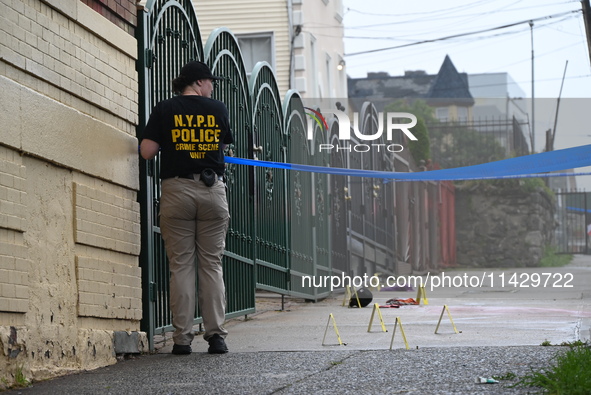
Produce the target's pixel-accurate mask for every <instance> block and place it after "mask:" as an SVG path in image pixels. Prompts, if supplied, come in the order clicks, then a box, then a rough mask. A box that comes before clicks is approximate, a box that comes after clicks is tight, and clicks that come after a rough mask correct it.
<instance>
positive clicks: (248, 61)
mask: <svg viewBox="0 0 591 395" xmlns="http://www.w3.org/2000/svg"><path fill="white" fill-rule="evenodd" d="M236 38H237V39H238V44H239V45H240V50H241V51H242V57H243V58H244V66H245V67H246V73H247V74H248V75H250V73H251V72H252V69H253V68H254V66H255V65H256V64H257V63H258V62H261V61H265V62H267V63H269V64H270V65H271V68H272V69H273V70H275V53H274V50H273V49H274V45H273V33H272V32H269V33H258V34H242V35H236Z"/></svg>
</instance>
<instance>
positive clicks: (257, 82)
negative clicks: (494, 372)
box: [138, 0, 330, 349]
mask: <svg viewBox="0 0 591 395" xmlns="http://www.w3.org/2000/svg"><path fill="white" fill-rule="evenodd" d="M138 20H139V22H138V24H139V28H138V43H139V52H138V53H139V60H138V73H139V78H140V97H139V100H140V120H139V126H138V137H140V138H141V134H142V130H143V126H144V125H145V124H146V122H147V119H148V117H149V114H150V112H151V109H152V108H153V106H154V105H155V104H156V103H157V102H159V101H161V100H164V99H167V98H169V97H171V96H172V93H171V92H172V90H171V81H172V79H173V78H174V77H176V76H177V75H178V73H179V71H180V68H181V67H182V65H183V64H185V63H186V62H187V61H190V60H201V61H204V62H206V63H207V64H208V65H209V66H210V67H211V69H212V71H213V72H214V74H217V75H221V76H224V77H225V79H224V80H222V81H219V82H217V83H216V88H215V89H214V98H216V99H219V100H222V101H223V102H224V103H225V104H226V106H227V107H228V111H229V113H230V120H231V124H232V127H233V134H234V137H235V141H236V144H235V145H233V146H230V147H228V153H227V154H230V151H231V152H232V153H233V154H234V155H235V156H237V157H241V158H250V159H259V160H270V161H277V162H286V161H287V162H289V161H291V160H296V161H298V160H299V161H301V163H315V162H314V159H313V158H310V157H309V156H308V154H304V156H302V157H299V158H296V157H295V156H293V155H292V154H290V152H296V153H297V154H296V155H299V154H302V153H306V152H308V153H309V152H310V148H309V145H310V142H309V141H307V140H306V134H305V131H306V125H307V124H306V113H305V109H304V107H303V104H302V102H301V98H300V97H299V95H298V94H297V93H295V92H290V94H288V98H287V99H286V100H285V103H286V104H285V107H283V106H282V105H281V99H280V97H279V89H278V87H277V83H276V79H275V76H274V73H273V71H272V70H271V68H270V66H269V65H268V64H266V63H259V64H258V65H257V66H256V67H255V69H254V70H253V71H252V74H251V76H250V78H248V77H247V74H246V71H245V68H244V62H243V60H242V57H241V53H240V48H239V46H238V43H237V40H236V38H235V37H234V36H233V34H232V33H231V32H230V31H228V30H227V29H217V30H215V31H214V32H213V33H212V34H211V35H210V37H209V38H208V40H207V43H206V44H205V49H203V47H202V44H201V42H202V41H201V37H200V33H199V29H198V25H197V18H196V17H195V15H194V9H193V6H192V4H191V1H190V0H151V1H150V0H149V1H148V2H147V4H146V6H145V7H144V10H143V12H140V13H139V18H138ZM284 114H285V115H284ZM318 158H320V157H318ZM309 161H311V162H309ZM321 163H323V164H326V158H323V159H321V161H320V162H318V163H317V164H321ZM159 171H160V163H159V158H158V157H157V158H156V159H154V160H151V161H142V162H141V165H140V177H141V180H140V181H141V182H140V203H141V210H142V211H141V212H142V251H141V256H140V265H141V267H142V276H143V279H142V282H143V301H144V318H143V320H142V330H144V331H146V332H147V333H148V337H149V339H150V348H151V349H153V347H154V344H153V335H155V334H162V333H164V332H166V331H170V330H172V329H173V328H172V325H171V322H172V317H171V312H170V309H169V302H168V301H169V270H168V262H167V258H166V252H165V249H164V244H163V242H162V238H161V235H160V227H159V220H158V212H159V199H160V180H159ZM226 175H227V186H228V202H229V206H230V215H231V219H230V226H229V229H228V236H227V241H226V251H225V254H224V260H223V266H224V280H225V282H226V293H227V295H226V297H227V307H226V317H227V318H231V317H234V316H239V315H245V314H250V313H252V312H254V311H255V290H256V289H257V288H258V289H264V290H269V291H273V292H278V293H281V294H289V295H295V296H300V297H305V298H307V299H312V300H316V299H318V298H320V297H324V296H326V295H327V294H328V292H327V290H326V289H316V288H310V287H308V288H302V287H299V288H298V287H297V286H296V287H292V285H294V284H300V283H301V277H302V276H305V275H328V274H329V273H330V254H329V253H328V251H329V248H330V247H329V242H328V239H329V234H328V225H329V222H328V201H329V199H328V192H327V186H328V180H327V176H326V175H314V176H313V175H311V174H310V173H306V174H303V173H291V172H288V171H286V170H280V169H279V170H278V169H272V168H266V167H247V166H237V165H231V164H230V165H228V167H227V169H226ZM294 185H300V189H299V190H298V189H297V188H294V187H293V186H294ZM296 190H297V193H298V195H297V196H296V195H295V194H296ZM313 209H314V211H313ZM298 210H299V211H298ZM298 213H299V214H298ZM310 214H312V215H310ZM296 218H299V219H300V220H298V221H295V219H296ZM316 229H320V234H319V233H318V232H316ZM294 235H297V237H292V236H294ZM301 235H302V237H300V236H301ZM194 322H195V323H196V324H197V323H199V322H201V318H200V316H199V311H198V310H197V311H196V312H195V321H194Z"/></svg>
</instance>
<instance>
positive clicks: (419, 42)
mask: <svg viewBox="0 0 591 395" xmlns="http://www.w3.org/2000/svg"><path fill="white" fill-rule="evenodd" d="M580 12H581V10H571V11H567V12H563V13H560V14H553V15H548V16H544V17H539V18H534V19H528V20H525V21H520V22H514V23H510V24H507V25H502V26H497V27H493V28H489V29H483V30H477V31H473V32H467V33H460V34H454V35H451V36H445V37H440V38H434V39H430V40H422V41H417V42H413V43H409V44H402V45H397V46H394V47H387V48H378V49H370V50H367V51H360V52H353V53H350V54H345V56H356V55H363V54H368V53H374V52H382V51H389V50H392V49H399V48H405V47H410V46H414V45H420V44H427V43H433V42H437V41H445V40H450V39H452V38H458V37H466V36H471V35H475V34H480V33H486V32H491V31H495V30H501V29H507V28H509V27H513V26H517V25H521V24H524V23H528V24H529V23H530V22H534V21H542V20H546V19H550V18H556V17H562V16H565V15H569V14H575V13H580Z"/></svg>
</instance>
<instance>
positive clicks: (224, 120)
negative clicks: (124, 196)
mask: <svg viewBox="0 0 591 395" xmlns="http://www.w3.org/2000/svg"><path fill="white" fill-rule="evenodd" d="M143 138H145V139H149V140H153V141H155V142H157V143H158V144H160V150H161V153H160V160H161V162H160V178H162V179H164V178H171V177H176V176H182V175H188V174H192V173H201V172H202V171H203V170H204V169H207V168H210V169H212V170H214V171H215V172H216V173H217V174H218V175H220V176H221V175H223V174H224V152H223V149H224V148H223V145H225V144H231V143H233V142H234V138H233V136H232V132H231V130H230V120H229V116H228V109H227V108H226V106H225V105H224V103H222V102H221V101H219V100H214V99H210V98H207V97H203V96H194V95H185V96H175V97H173V98H171V99H168V100H164V101H161V102H160V103H158V104H157V105H156V106H155V107H154V110H153V111H152V114H150V119H149V120H148V124H147V125H146V128H145V130H144V136H143Z"/></svg>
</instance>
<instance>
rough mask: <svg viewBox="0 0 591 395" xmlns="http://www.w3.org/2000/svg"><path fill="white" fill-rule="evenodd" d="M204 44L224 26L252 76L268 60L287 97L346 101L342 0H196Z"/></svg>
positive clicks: (281, 92)
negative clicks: (292, 91)
mask: <svg viewBox="0 0 591 395" xmlns="http://www.w3.org/2000/svg"><path fill="white" fill-rule="evenodd" d="M193 4H194V5H195V9H196V11H197V15H198V17H199V28H200V30H201V36H202V38H203V40H204V41H205V40H207V37H209V35H210V33H211V31H213V29H215V28H218V27H220V26H223V27H227V28H229V29H230V30H231V31H232V33H234V35H235V36H236V37H237V39H238V42H239V43H240V48H241V50H242V55H243V57H244V59H245V66H246V69H247V72H249V71H250V70H252V68H253V67H254V65H255V64H256V63H257V62H259V61H266V62H267V63H269V64H270V65H271V67H272V68H273V70H274V71H275V73H276V78H277V82H278V85H279V91H280V94H281V95H282V96H285V94H286V92H287V91H288V90H290V89H295V90H297V91H298V92H299V93H300V94H301V96H302V97H303V98H329V97H332V98H346V97H347V77H346V64H345V61H344V42H343V34H344V27H343V24H342V20H343V5H342V1H341V0H282V1H276V0H256V1H249V2H243V1H239V0H224V1H219V0H217V1H216V0H194V1H193Z"/></svg>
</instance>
